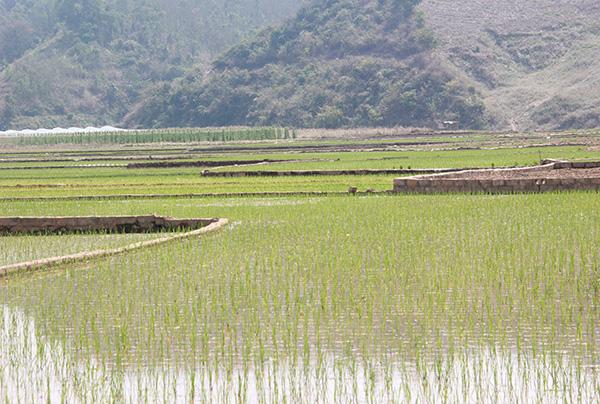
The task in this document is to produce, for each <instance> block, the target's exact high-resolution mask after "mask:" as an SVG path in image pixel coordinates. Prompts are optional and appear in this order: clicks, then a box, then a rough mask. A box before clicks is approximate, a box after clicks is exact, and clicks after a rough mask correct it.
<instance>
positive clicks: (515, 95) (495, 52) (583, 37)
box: [420, 0, 600, 130]
mask: <svg viewBox="0 0 600 404" xmlns="http://www.w3.org/2000/svg"><path fill="white" fill-rule="evenodd" d="M420 7H421V10H422V11H423V12H424V14H425V16H426V19H427V21H428V24H429V25H430V27H431V29H432V30H433V31H434V32H435V34H436V36H437V38H438V39H439V41H440V46H439V52H440V53H441V56H442V57H444V58H445V59H447V60H448V61H449V62H450V63H451V64H452V65H454V66H455V67H456V68H457V70H459V71H461V72H463V73H464V75H465V76H467V77H468V78H469V79H470V80H472V81H473V82H474V83H475V84H476V86H477V87H478V88H479V89H480V90H481V91H482V93H483V94H484V97H485V104H486V106H487V108H488V110H489V112H490V113H491V115H492V116H493V117H494V119H495V122H494V124H495V126H497V127H499V128H512V129H515V130H524V129H556V128H572V127H594V126H600V2H598V1H597V0H526V1H523V0H503V1H496V0H424V1H423V3H422V4H421V6H420Z"/></svg>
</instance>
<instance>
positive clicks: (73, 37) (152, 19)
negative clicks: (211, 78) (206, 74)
mask: <svg viewBox="0 0 600 404" xmlns="http://www.w3.org/2000/svg"><path fill="white" fill-rule="evenodd" d="M300 5H301V2H298V1H297V0H230V1H222V0H18V1H17V0H0V129H1V128H8V127H11V128H15V129H18V128H24V127H40V126H46V127H48V126H56V125H60V126H68V125H89V124H105V123H114V122H118V121H119V120H120V119H121V118H122V117H123V115H124V114H125V113H126V112H127V111H128V110H129V109H130V108H131V105H132V104H134V103H136V102H137V101H138V100H139V99H140V97H142V96H143V94H144V92H145V91H146V90H147V89H148V88H149V87H152V86H155V85H157V84H159V83H161V82H170V81H172V80H174V79H176V78H177V77H180V76H182V75H183V74H184V73H185V72H186V71H187V70H188V69H189V68H190V67H192V66H194V67H195V70H196V71H202V69H203V68H204V66H206V65H207V63H208V62H209V61H210V60H211V59H212V58H213V57H214V56H215V55H217V54H218V53H220V52H222V51H223V50H225V49H226V48H227V47H229V46H231V45H233V44H235V43H237V42H238V41H239V40H240V39H241V38H243V37H244V36H245V35H247V34H249V33H250V32H252V31H253V30H256V29H258V28H260V27H264V26H265V25H268V24H272V23H276V22H279V21H281V20H283V19H284V18H285V17H286V16H289V15H292V14H293V13H294V12H295V11H296V10H297V8H299V7H300Z"/></svg>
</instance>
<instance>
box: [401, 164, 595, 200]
mask: <svg viewBox="0 0 600 404" xmlns="http://www.w3.org/2000/svg"><path fill="white" fill-rule="evenodd" d="M596 167H600V162H585V163H582V162H562V161H560V162H554V163H550V164H546V165H543V166H537V167H527V168H515V169H501V170H472V171H462V172H457V173H451V174H440V175H426V176H415V177H407V178H397V179H395V180H394V192H398V193H413V194H435V193H500V194H508V193H527V192H547V191H558V190H600V177H590V178H582V177H578V178H569V177H565V178H543V176H541V178H498V179H477V178H469V177H465V174H469V175H473V174H474V173H477V172H482V171H486V173H489V172H498V173H502V174H506V173H507V172H509V171H544V170H553V169H565V168H567V169H574V168H596Z"/></svg>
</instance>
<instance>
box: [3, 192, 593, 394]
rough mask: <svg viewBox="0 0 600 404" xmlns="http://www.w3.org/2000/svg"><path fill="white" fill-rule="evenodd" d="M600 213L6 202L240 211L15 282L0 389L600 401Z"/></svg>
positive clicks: (501, 206)
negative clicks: (215, 226) (192, 230)
mask: <svg viewBox="0 0 600 404" xmlns="http://www.w3.org/2000/svg"><path fill="white" fill-rule="evenodd" d="M599 204H600V202H599V200H598V198H597V194H595V193H557V194H544V195H512V196H483V195H475V196H469V195H449V196H394V197H392V196H387V197H382V196H372V197H361V198H356V197H334V198H269V199H266V198H257V199H253V198H243V199H235V198H230V199H211V200H191V199H178V200H152V201H128V202H126V203H122V204H118V203H114V202H113V203H108V202H106V203H103V202H61V203H54V202H44V203H35V204H33V203H30V204H25V203H11V204H4V205H0V214H10V213H12V212H14V211H19V212H22V213H23V214H37V213H39V212H41V211H43V212H45V213H46V214H52V213H56V214H65V215H67V214H73V213H74V212H77V213H85V214H106V213H108V212H110V213H111V214H115V213H120V214H132V213H136V214H144V213H150V212H160V213H161V214H166V215H173V216H181V217H193V216H209V217H228V218H230V219H232V224H231V225H230V226H229V227H228V228H227V229H225V230H223V231H221V232H219V233H216V234H214V235H210V236H208V237H204V238H201V239H193V240H187V241H183V242H178V243H173V244H169V245H165V246H162V247H159V248H153V249H148V250H144V251H139V252H136V253H132V254H127V255H122V256H118V257H112V258H108V259H104V260H100V261H95V262H90V263H87V264H85V265H82V266H75V267H68V268H64V269H62V270H56V271H50V272H48V273H45V274H43V275H35V276H22V277H15V278H11V279H9V280H8V281H7V282H5V283H4V285H3V286H2V287H1V289H0V293H1V296H2V302H3V304H4V306H3V312H4V315H3V316H0V318H2V321H3V323H2V327H0V330H1V329H4V330H7V331H5V332H4V334H2V337H1V338H2V341H0V346H1V347H3V349H2V350H0V353H1V354H0V362H2V365H4V366H2V367H0V368H2V369H3V370H2V371H0V391H2V390H3V387H4V389H5V390H4V391H7V390H6V388H7V387H6V386H9V385H11V386H14V385H15V383H16V386H17V387H12V390H11V391H12V392H13V394H15V395H18V396H19V397H23V399H27V397H31V396H32V395H34V394H37V396H40V397H45V396H47V395H52V394H55V395H58V396H61V395H62V396H63V397H66V399H67V400H71V399H77V398H79V399H83V400H89V399H94V398H98V397H101V398H103V399H116V400H124V401H129V400H131V401H138V400H148V401H156V400H166V401H173V400H175V399H179V400H185V399H188V400H193V399H195V400H198V401H211V400H212V401H217V400H218V401H252V400H257V401H270V402H273V401H275V402H283V401H289V402H315V401H321V402H332V401H333V402H348V401H359V402H360V401H370V402H381V401H395V402H398V401H449V402H473V401H475V402H491V401H500V402H515V401H528V402H529V401H542V402H548V401H583V402H593V401H595V400H598V399H600V379H599V374H598V364H599V360H600V356H599V354H600V329H599V328H600V327H599V324H600V266H599V265H598V263H599V262H600V251H599V250H598V248H597V246H598V245H599V243H600V231H598V229H600V213H599V212H600V209H599V208H600V206H599ZM10 330H12V331H15V330H17V331H19V330H20V331H19V332H18V333H17V335H21V336H22V337H21V338H16V339H15V338H13V340H11V341H8V339H10V338H9V337H8V336H9V335H13V336H14V335H15V333H14V332H13V334H11V333H10V332H9V331H10ZM4 347H12V348H14V349H4ZM48 358H51V360H49V359H48ZM40 363H45V365H44V366H41V365H40V366H35V365H36V364H40ZM56 369H60V371H56ZM75 376H76V377H75ZM15 378H17V379H16V380H15Z"/></svg>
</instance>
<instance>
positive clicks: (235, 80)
mask: <svg viewBox="0 0 600 404" xmlns="http://www.w3.org/2000/svg"><path fill="white" fill-rule="evenodd" d="M417 3H418V0H326V1H316V2H314V3H313V4H312V5H311V6H308V7H305V8H303V9H302V10H301V11H300V12H299V13H298V15H297V16H296V17H295V18H294V19H292V20H289V21H287V22H286V23H284V24H283V25H281V26H280V27H278V28H272V29H268V30H265V31H263V32H261V33H260V34H259V35H258V36H256V37H255V38H254V39H252V40H250V41H247V42H245V43H243V44H241V45H239V46H236V47H234V48H232V49H231V50H229V51H228V52H227V53H225V54H224V55H223V56H222V57H220V58H219V59H217V60H216V62H214V64H213V68H212V70H211V71H210V72H208V73H207V74H205V75H200V74H198V75H188V76H186V77H185V79H183V80H178V81H176V82H175V84H174V85H172V86H169V87H163V88H160V89H157V91H155V92H154V94H152V96H151V97H148V98H147V99H145V100H144V102H143V103H141V104H140V105H139V106H138V107H137V108H136V109H135V110H134V111H133V112H132V113H131V114H130V115H129V116H128V117H127V123H128V124H129V125H135V126H144V127H150V126H211V125H231V124H244V125H263V124H270V125H272V124H279V125H292V126H298V127H339V126H361V125H383V126H391V125H406V126H437V125H439V123H440V122H441V121H443V120H448V119H451V120H459V121H461V122H462V125H463V126H464V127H470V128H478V127H481V126H483V125H484V124H485V119H486V118H485V116H484V108H483V104H482V103H481V101H480V97H479V94H478V93H477V92H476V91H475V89H474V88H473V87H469V86H468V85H466V84H465V82H464V81H463V80H462V79H461V77H460V75H458V74H457V73H456V72H455V71H454V70H452V69H449V68H448V67H447V66H446V65H445V64H444V63H443V61H442V60H439V59H438V58H437V57H436V55H435V53H434V52H433V50H434V45H435V37H434V34H433V33H432V32H431V31H430V30H429V29H428V28H427V26H426V23H425V20H424V19H423V17H422V15H421V14H420V13H418V12H416V11H415V6H416V4H417Z"/></svg>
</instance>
